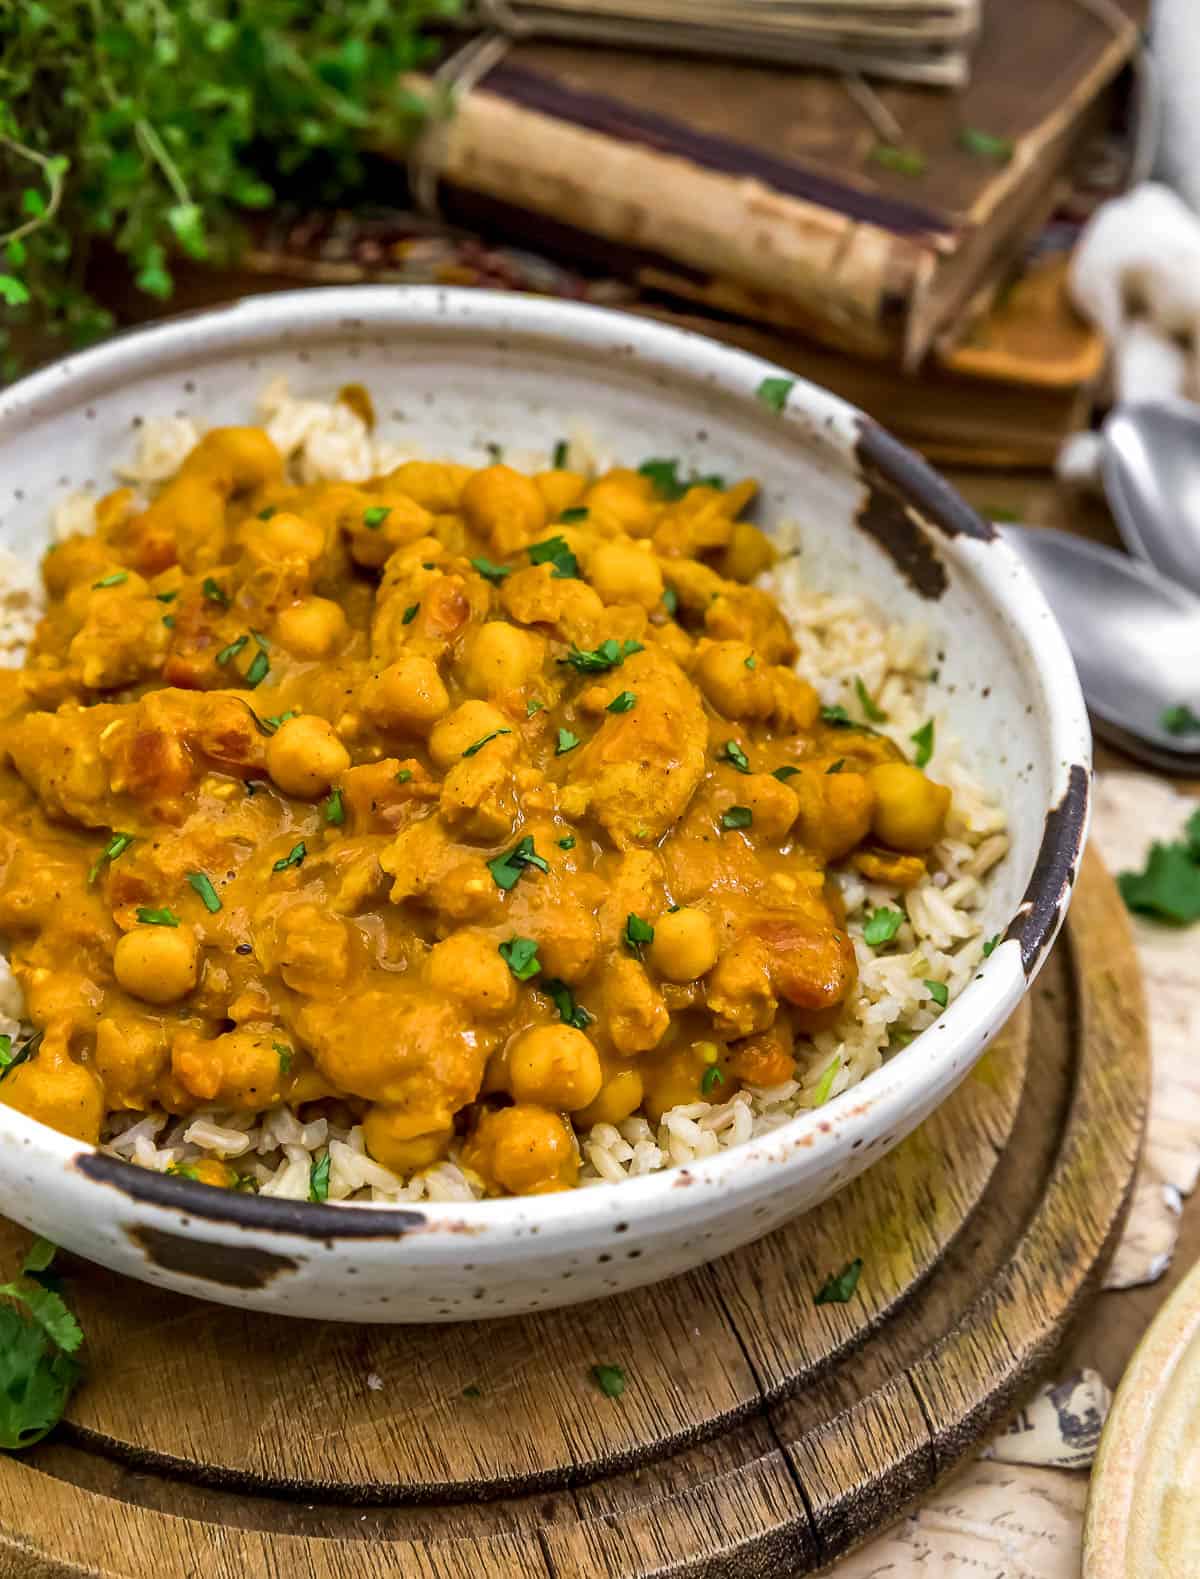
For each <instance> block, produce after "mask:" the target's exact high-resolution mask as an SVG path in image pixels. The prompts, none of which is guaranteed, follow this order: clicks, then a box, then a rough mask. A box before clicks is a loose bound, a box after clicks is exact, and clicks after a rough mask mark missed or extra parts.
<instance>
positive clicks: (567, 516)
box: [558, 504, 592, 526]
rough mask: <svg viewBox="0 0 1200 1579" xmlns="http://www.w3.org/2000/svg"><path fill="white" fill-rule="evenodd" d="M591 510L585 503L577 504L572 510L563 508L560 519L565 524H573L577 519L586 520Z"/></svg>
mask: <svg viewBox="0 0 1200 1579" xmlns="http://www.w3.org/2000/svg"><path fill="white" fill-rule="evenodd" d="M591 513H592V512H591V511H590V510H589V509H588V507H587V506H586V505H584V504H577V505H575V506H574V507H573V508H572V509H570V510H563V511H562V512H561V513H560V514H559V517H558V519H559V520H560V521H561V522H562V523H563V525H564V526H573V525H574V524H575V522H576V521H586V520H587V518H588V516H589V515H591Z"/></svg>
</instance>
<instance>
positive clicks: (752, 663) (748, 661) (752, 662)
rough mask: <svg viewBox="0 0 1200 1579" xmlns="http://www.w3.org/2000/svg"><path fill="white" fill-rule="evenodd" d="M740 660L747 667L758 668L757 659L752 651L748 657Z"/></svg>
mask: <svg viewBox="0 0 1200 1579" xmlns="http://www.w3.org/2000/svg"><path fill="white" fill-rule="evenodd" d="M742 662H743V664H744V665H745V666H746V668H747V669H757V668H758V659H757V658H756V657H755V656H754V654H753V653H751V654H750V656H749V657H748V658H743V659H742Z"/></svg>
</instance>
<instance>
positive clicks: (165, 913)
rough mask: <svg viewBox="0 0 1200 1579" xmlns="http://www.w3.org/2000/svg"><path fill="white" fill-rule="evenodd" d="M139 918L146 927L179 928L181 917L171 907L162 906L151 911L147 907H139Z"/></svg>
mask: <svg viewBox="0 0 1200 1579" xmlns="http://www.w3.org/2000/svg"><path fill="white" fill-rule="evenodd" d="M137 918H138V920H139V921H140V922H141V923H142V925H143V926H145V927H177V926H178V925H179V917H178V916H177V915H176V914H175V912H174V911H173V910H172V909H171V908H170V906H169V905H160V906H159V908H158V909H156V910H154V909H151V908H150V907H149V906H147V905H139V906H138V909H137Z"/></svg>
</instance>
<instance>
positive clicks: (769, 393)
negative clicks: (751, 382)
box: [754, 378, 796, 412]
mask: <svg viewBox="0 0 1200 1579" xmlns="http://www.w3.org/2000/svg"><path fill="white" fill-rule="evenodd" d="M795 387H796V380H795V379H794V378H764V379H763V381H762V383H761V384H760V385H759V386H758V388H757V389H756V390H755V391H754V393H755V394H756V395H757V396H758V398H759V399H760V400H761V401H762V403H763V405H764V406H766V408H767V410H768V411H776V412H778V411H782V410H783V408H784V407H785V406H786V405H787V403H788V396H789V395H790V394H791V392H792V390H793V389H795Z"/></svg>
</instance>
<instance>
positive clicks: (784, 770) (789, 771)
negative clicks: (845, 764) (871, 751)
mask: <svg viewBox="0 0 1200 1579" xmlns="http://www.w3.org/2000/svg"><path fill="white" fill-rule="evenodd" d="M843 760H845V759H844V758H843ZM799 771H800V769H799V768H796V767H793V766H792V764H791V763H790V762H785V763H784V765H783V766H782V767H781V768H776V769H775V771H774V772H773V773H772V774H771V777H772V778H773V779H778V780H779V782H780V783H781V784H786V783H787V781H788V779H794V778H795V777H796V774H797V773H799Z"/></svg>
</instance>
